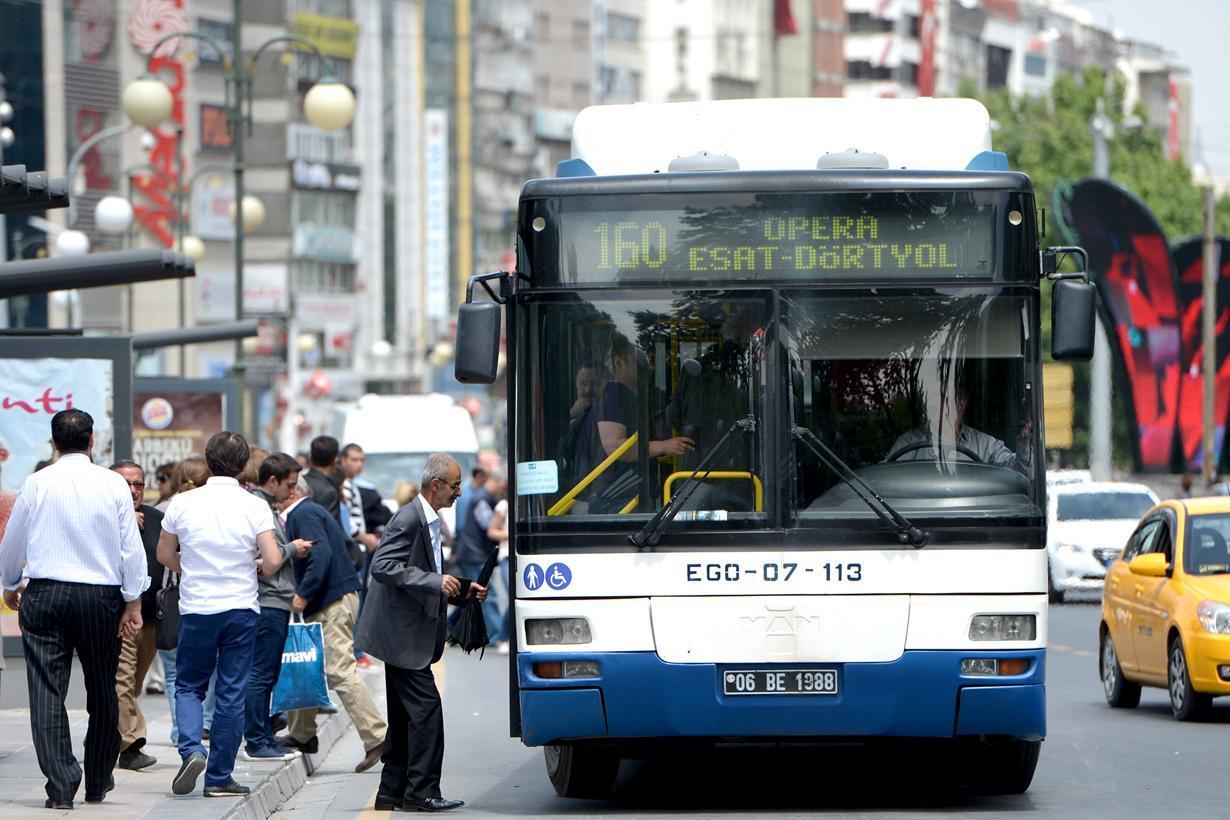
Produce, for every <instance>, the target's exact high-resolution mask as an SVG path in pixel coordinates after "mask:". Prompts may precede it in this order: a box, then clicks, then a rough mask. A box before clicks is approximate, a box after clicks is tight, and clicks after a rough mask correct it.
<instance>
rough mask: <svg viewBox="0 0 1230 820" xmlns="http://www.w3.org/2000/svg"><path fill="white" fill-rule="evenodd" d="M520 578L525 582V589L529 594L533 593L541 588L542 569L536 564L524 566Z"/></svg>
mask: <svg viewBox="0 0 1230 820" xmlns="http://www.w3.org/2000/svg"><path fill="white" fill-rule="evenodd" d="M521 578H522V580H524V581H525V588H526V589H528V590H529V591H530V592H533V591H534V590H536V589H538V588H539V587H540V586H542V579H543V574H542V567H540V566H538V565H537V564H529V565H528V566H526V568H525V573H524V574H523V575H522V576H521Z"/></svg>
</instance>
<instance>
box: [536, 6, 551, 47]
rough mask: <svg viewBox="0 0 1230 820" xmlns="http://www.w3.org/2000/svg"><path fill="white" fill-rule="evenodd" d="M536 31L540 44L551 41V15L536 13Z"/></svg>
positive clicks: (541, 12) (542, 12)
mask: <svg viewBox="0 0 1230 820" xmlns="http://www.w3.org/2000/svg"><path fill="white" fill-rule="evenodd" d="M534 30H535V31H536V32H537V38H538V41H539V42H541V43H545V42H549V41H550V39H551V15H549V14H547V13H546V12H545V11H539V12H535V13H534Z"/></svg>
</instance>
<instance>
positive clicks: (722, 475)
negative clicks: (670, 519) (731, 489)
mask: <svg viewBox="0 0 1230 820" xmlns="http://www.w3.org/2000/svg"><path fill="white" fill-rule="evenodd" d="M690 475H692V472H691V471H690V470H684V471H681V472H678V473H671V474H670V475H669V476H667V477H666V483H665V484H663V485H662V503H663V504H665V503H666V502H668V501H670V500H671V486H672V485H673V484H674V483H675V481H676V480H678V479H684V478H687V477H689V476H690ZM696 477H697V479H710V478H714V479H720V480H732V479H733V480H739V479H742V480H743V481H751V482H752V487H753V488H754V496H755V501H754V506H755V511H756V512H764V485H763V484H761V483H760V476H757V475H753V474H752V473H749V472H746V471H742V470H706V471H705V472H703V473H697V475H696Z"/></svg>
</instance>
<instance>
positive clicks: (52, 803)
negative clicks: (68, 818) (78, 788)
mask: <svg viewBox="0 0 1230 820" xmlns="http://www.w3.org/2000/svg"><path fill="white" fill-rule="evenodd" d="M72 807H73V801H71V800H52V799H51V798H50V797H48V798H47V801H46V802H45V803H43V808H45V809H71V808H72Z"/></svg>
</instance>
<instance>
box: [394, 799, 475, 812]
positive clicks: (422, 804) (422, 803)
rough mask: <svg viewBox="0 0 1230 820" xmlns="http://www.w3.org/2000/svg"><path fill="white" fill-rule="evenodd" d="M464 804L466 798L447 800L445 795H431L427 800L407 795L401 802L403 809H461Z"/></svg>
mask: <svg viewBox="0 0 1230 820" xmlns="http://www.w3.org/2000/svg"><path fill="white" fill-rule="evenodd" d="M464 805H465V801H464V800H445V799H444V798H443V797H429V798H427V799H426V800H418V799H417V798H414V797H407V798H406V799H405V800H403V801H402V803H401V810H402V811H448V810H449V809H459V808H461V807H462V806H464Z"/></svg>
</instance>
